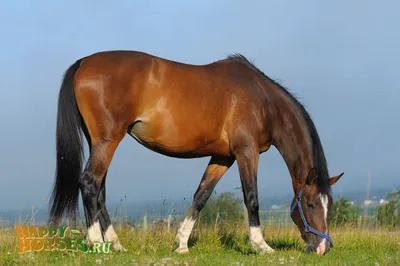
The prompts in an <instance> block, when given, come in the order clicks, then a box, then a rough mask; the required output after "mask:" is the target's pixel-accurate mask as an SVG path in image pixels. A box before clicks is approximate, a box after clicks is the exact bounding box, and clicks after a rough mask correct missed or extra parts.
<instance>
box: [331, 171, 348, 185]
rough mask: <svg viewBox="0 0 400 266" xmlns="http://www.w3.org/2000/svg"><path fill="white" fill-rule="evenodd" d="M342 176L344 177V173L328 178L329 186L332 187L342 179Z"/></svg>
mask: <svg viewBox="0 0 400 266" xmlns="http://www.w3.org/2000/svg"><path fill="white" fill-rule="evenodd" d="M342 175H344V173H341V174H340V175H337V176H333V177H331V178H329V185H331V186H332V185H333V184H335V183H336V182H337V181H338V180H339V179H340V178H341V177H342Z"/></svg>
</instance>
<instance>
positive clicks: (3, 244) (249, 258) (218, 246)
mask: <svg viewBox="0 0 400 266" xmlns="http://www.w3.org/2000/svg"><path fill="white" fill-rule="evenodd" d="M265 228H266V226H264V237H265V239H266V241H267V243H268V244H269V245H271V246H272V247H273V248H275V249H276V250H277V252H276V253H275V254H272V255H271V254H267V255H258V254H257V252H255V251H254V250H253V249H252V248H251V246H250V242H249V239H248V236H247V227H246V226H245V225H244V224H243V223H240V224H236V225H234V224H231V223H230V224H226V225H219V226H202V225H196V226H195V228H194V230H193V233H192V236H191V238H190V239H189V247H191V248H190V253H189V254H185V255H178V254H175V253H174V252H173V250H174V249H175V248H176V247H177V245H176V244H175V242H174V238H175V232H176V228H171V230H170V232H168V231H167V229H166V228H157V229H156V228H152V229H148V230H144V229H133V230H132V229H131V228H129V227H125V228H122V229H117V232H119V236H120V239H121V242H122V244H123V245H124V246H125V247H126V248H127V250H128V251H127V252H124V253H111V254H103V255H101V254H84V253H82V252H35V253H26V254H18V252H17V249H18V239H17V232H16V231H15V230H12V229H11V230H1V231H0V265H113V266H116V265H400V232H399V230H398V229H397V231H396V230H395V229H383V228H379V229H376V228H375V229H360V228H349V227H347V228H337V229H333V230H331V236H332V238H333V241H334V245H335V246H334V248H333V249H331V251H330V252H329V253H328V254H327V255H325V256H318V255H316V254H310V255H307V254H305V253H304V252H303V250H304V247H305V245H304V242H303V241H302V239H301V238H300V235H299V232H298V231H297V229H295V228H294V227H293V226H290V227H286V228H283V227H279V226H273V227H269V228H267V229H265Z"/></svg>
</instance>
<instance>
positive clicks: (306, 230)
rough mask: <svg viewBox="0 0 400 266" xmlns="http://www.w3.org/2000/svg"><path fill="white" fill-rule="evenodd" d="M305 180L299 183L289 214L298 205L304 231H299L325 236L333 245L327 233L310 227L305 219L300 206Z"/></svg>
mask: <svg viewBox="0 0 400 266" xmlns="http://www.w3.org/2000/svg"><path fill="white" fill-rule="evenodd" d="M304 185H305V182H304V183H303V185H301V187H300V190H299V194H298V195H297V199H296V202H294V203H293V205H292V207H291V209H290V215H292V212H293V211H294V209H295V208H296V206H297V207H299V212H300V217H301V220H302V221H303V225H304V231H303V232H302V233H301V234H302V235H304V234H305V233H307V232H311V233H313V234H316V235H318V236H320V237H322V238H325V239H326V240H328V241H329V243H330V244H331V248H332V247H333V243H332V238H331V237H330V236H328V235H327V234H324V233H322V232H320V231H318V230H315V229H314V228H312V227H311V226H310V225H309V224H308V223H307V220H306V217H305V216H304V213H303V209H302V207H301V203H300V202H301V195H302V194H303V188H304Z"/></svg>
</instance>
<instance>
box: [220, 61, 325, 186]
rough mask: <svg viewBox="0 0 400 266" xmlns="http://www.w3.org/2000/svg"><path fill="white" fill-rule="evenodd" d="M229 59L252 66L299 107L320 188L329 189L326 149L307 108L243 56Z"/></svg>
mask: <svg viewBox="0 0 400 266" xmlns="http://www.w3.org/2000/svg"><path fill="white" fill-rule="evenodd" d="M227 59H236V60H240V61H242V62H244V63H246V64H248V65H249V66H251V67H252V68H253V69H254V70H256V71H257V72H258V73H259V74H260V75H262V76H264V77H265V78H266V79H268V80H269V81H270V82H272V83H273V84H275V85H276V86H277V87H278V88H280V89H282V91H283V92H284V93H285V94H286V95H287V96H288V97H289V98H290V99H291V100H292V101H293V103H294V104H296V106H297V107H298V109H299V110H300V112H301V115H302V117H303V118H304V120H305V122H306V124H307V128H308V131H309V133H310V138H311V143H312V151H313V162H314V166H315V167H316V170H317V174H318V176H317V179H318V186H319V187H320V188H324V187H329V182H328V179H329V172H328V164H327V161H326V158H325V154H324V149H323V148H322V144H321V140H320V138H319V135H318V132H317V129H316V127H315V124H314V122H313V121H312V119H311V115H310V114H309V113H308V112H307V110H306V109H305V107H304V106H303V105H302V104H301V103H300V101H299V100H298V99H297V98H296V97H295V96H294V95H293V94H292V93H290V92H289V91H288V89H286V88H285V87H283V86H282V85H280V84H279V83H277V82H276V81H275V80H273V79H271V78H270V77H268V76H267V75H266V74H264V72H262V71H261V70H260V69H259V68H257V67H256V66H255V65H254V64H253V63H252V62H251V61H250V60H248V59H247V58H246V57H245V56H244V55H242V54H238V53H235V54H231V55H229V56H228V57H227Z"/></svg>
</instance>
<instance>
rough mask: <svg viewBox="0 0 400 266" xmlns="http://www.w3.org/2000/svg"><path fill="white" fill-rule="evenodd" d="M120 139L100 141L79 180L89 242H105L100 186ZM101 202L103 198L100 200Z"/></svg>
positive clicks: (94, 144) (94, 147) (94, 146)
mask: <svg viewBox="0 0 400 266" xmlns="http://www.w3.org/2000/svg"><path fill="white" fill-rule="evenodd" d="M118 143H119V140H118V141H109V140H107V141H104V140H103V141H98V142H96V143H92V149H91V152H90V156H89V159H88V162H87V164H86V167H85V170H84V172H83V174H82V176H81V178H80V180H79V188H80V190H81V193H82V200H83V205H84V208H85V214H86V215H85V216H86V224H87V228H88V236H87V238H88V239H87V240H88V244H89V245H90V244H91V243H93V242H103V237H102V234H101V228H100V217H101V215H102V209H101V208H100V207H101V206H102V205H100V206H99V200H100V188H101V184H102V182H103V179H104V176H105V174H106V172H107V169H108V166H109V165H110V163H111V159H112V157H113V155H114V152H115V149H116V147H117V145H118ZM100 202H101V200H100Z"/></svg>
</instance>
